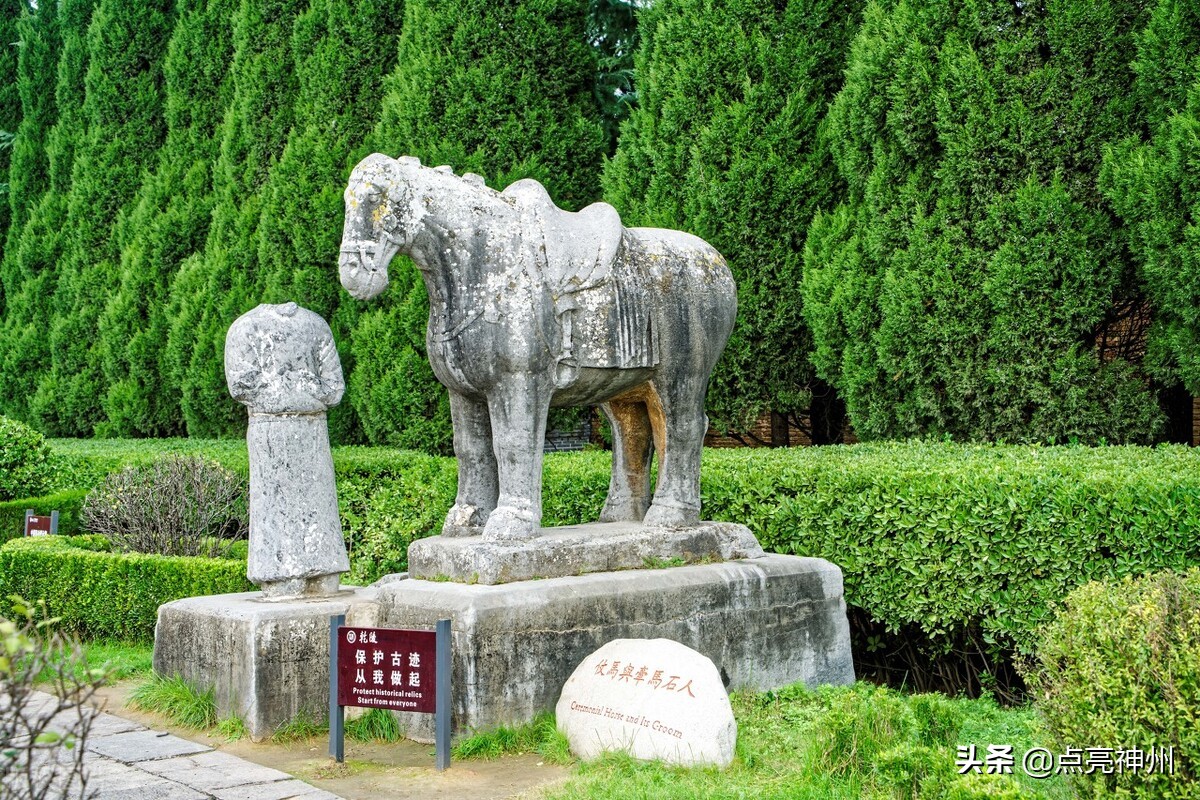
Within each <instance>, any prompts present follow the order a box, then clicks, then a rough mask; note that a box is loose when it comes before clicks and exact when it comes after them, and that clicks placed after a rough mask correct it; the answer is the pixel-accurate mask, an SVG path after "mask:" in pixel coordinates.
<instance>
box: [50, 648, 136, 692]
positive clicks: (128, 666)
mask: <svg viewBox="0 0 1200 800" xmlns="http://www.w3.org/2000/svg"><path fill="white" fill-rule="evenodd" d="M54 658H55V661H54V663H52V664H47V665H46V666H45V667H44V668H43V669H42V671H41V672H40V673H38V676H37V681H38V682H39V683H49V682H50V681H52V680H54V679H55V678H56V677H57V676H58V674H59V668H60V666H69V667H70V674H71V675H73V676H74V677H75V679H76V680H84V679H85V678H87V677H89V675H90V673H92V672H93V671H95V670H100V671H101V672H102V673H103V675H104V682H105V683H108V684H112V683H116V682H117V681H121V680H125V679H126V678H136V677H140V676H143V675H149V674H150V673H151V672H152V669H153V662H154V650H153V649H152V648H150V647H148V646H146V645H142V644H131V643H129V642H121V641H116V640H107V639H101V640H97V641H94V642H80V643H78V647H77V649H74V648H68V649H66V650H63V651H59V652H57V653H55V654H54Z"/></svg>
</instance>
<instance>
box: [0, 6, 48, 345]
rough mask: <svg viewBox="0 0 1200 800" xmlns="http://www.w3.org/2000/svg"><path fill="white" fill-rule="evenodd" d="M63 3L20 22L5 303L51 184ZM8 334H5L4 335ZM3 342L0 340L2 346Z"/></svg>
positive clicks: (16, 280) (16, 281)
mask: <svg viewBox="0 0 1200 800" xmlns="http://www.w3.org/2000/svg"><path fill="white" fill-rule="evenodd" d="M57 12H58V4H57V3H43V4H41V5H40V6H39V7H38V8H37V9H36V10H35V11H31V12H29V13H26V14H24V15H23V16H22V17H21V19H20V20H19V21H18V22H17V30H16V36H15V38H17V39H18V40H19V41H20V54H19V57H18V61H17V75H16V80H15V81H14V86H15V88H16V90H17V92H18V93H19V95H20V102H21V115H20V116H21V124H20V125H19V126H18V127H17V129H16V139H15V141H14V142H13V146H12V157H11V164H10V166H9V172H8V206H9V215H10V216H9V219H10V222H9V225H8V230H7V232H6V234H5V247H4V260H3V265H4V266H3V273H2V274H3V286H2V292H3V296H4V297H5V298H6V299H5V304H6V305H7V304H9V303H11V302H12V301H11V300H8V299H7V298H10V297H12V296H13V295H15V294H16V293H17V291H18V290H19V288H20V276H19V272H18V271H17V253H16V251H17V246H18V244H19V243H20V238H21V230H22V228H23V227H24V225H25V223H26V222H27V221H28V219H29V215H30V213H31V212H32V211H33V206H34V205H35V204H36V202H37V200H38V198H40V197H41V195H42V193H43V192H45V191H46V188H47V186H49V183H50V176H49V169H50V163H49V160H48V159H47V156H46V137H47V135H48V134H49V133H50V128H51V127H53V125H54V119H55V116H56V113H57V108H56V106H55V103H54V92H52V91H46V87H47V86H52V85H53V84H54V80H55V74H56V70H57V67H58V56H59V41H58V23H57V18H58V14H57ZM0 338H2V337H0ZM2 347H3V345H2V344H0V348H2Z"/></svg>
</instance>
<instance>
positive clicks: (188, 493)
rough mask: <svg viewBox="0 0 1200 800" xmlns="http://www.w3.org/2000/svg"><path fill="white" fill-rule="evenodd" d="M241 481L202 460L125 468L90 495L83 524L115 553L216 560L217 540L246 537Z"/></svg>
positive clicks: (219, 544) (187, 458) (176, 459)
mask: <svg viewBox="0 0 1200 800" xmlns="http://www.w3.org/2000/svg"><path fill="white" fill-rule="evenodd" d="M246 491H247V490H246V486H245V482H244V481H243V480H242V479H241V478H240V477H239V476H238V475H236V474H235V473H233V472H230V471H229V470H227V469H225V468H224V467H222V466H221V465H219V464H217V463H216V462H214V461H210V460H208V459H205V458H204V457H202V456H172V457H169V458H165V459H163V460H161V461H156V462H154V463H152V464H149V465H147V466H144V467H126V468H125V469H123V470H121V471H120V472H117V473H114V474H112V475H109V476H108V477H107V478H105V480H104V483H103V484H101V485H100V486H99V487H97V488H96V489H94V490H93V491H92V492H90V493H88V496H87V500H86V501H85V502H84V506H83V524H84V527H85V528H87V530H89V531H91V532H93V533H102V534H105V535H106V536H108V537H110V538H111V539H112V541H113V544H114V545H116V547H117V548H118V549H121V550H127V551H131V552H136V553H158V554H160V555H166V556H210V557H211V556H215V555H217V554H218V553H219V552H221V550H222V546H223V543H222V542H221V539H239V538H243V537H244V536H245V535H246V530H247V519H248V512H247V507H246V506H247V503H246Z"/></svg>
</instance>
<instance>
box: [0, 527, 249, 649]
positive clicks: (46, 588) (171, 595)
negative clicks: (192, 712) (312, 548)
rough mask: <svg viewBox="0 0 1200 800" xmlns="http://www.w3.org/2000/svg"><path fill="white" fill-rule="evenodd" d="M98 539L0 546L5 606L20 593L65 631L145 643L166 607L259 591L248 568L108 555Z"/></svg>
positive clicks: (205, 561) (226, 563) (53, 539)
mask: <svg viewBox="0 0 1200 800" xmlns="http://www.w3.org/2000/svg"><path fill="white" fill-rule="evenodd" d="M98 538H99V537H94V536H80V537H72V536H39V537H36V538H29V539H14V540H12V541H10V542H8V543H7V544H5V545H4V546H3V547H0V598H5V599H3V600H0V603H3V604H4V605H7V602H8V601H7V599H6V598H8V596H9V595H14V594H15V595H19V596H21V597H23V598H25V599H27V600H33V601H37V600H45V601H46V604H47V606H48V608H49V611H50V613H51V614H53V615H54V616H56V617H60V618H61V620H62V622H61V625H62V627H63V629H64V630H67V631H70V632H72V633H76V634H79V635H81V636H86V637H97V636H103V637H115V638H120V639H127V640H143V641H144V640H149V639H151V638H153V636H154V623H155V620H156V619H157V615H158V607H159V606H160V605H162V604H163V603H168V602H170V601H172V600H178V599H179V598H181V597H195V596H198V595H208V594H225V593H229V592H245V591H250V590H252V589H253V588H254V587H253V586H252V585H251V584H250V583H249V582H248V581H247V580H246V562H244V561H238V560H224V559H208V558H182V557H173V558H169V557H166V556H156V555H144V554H140V553H111V552H102V551H100V550H99V549H98V547H99V546H100V543H98V542H97V541H96V540H97V539H98ZM85 548H86V549H85ZM0 613H2V612H0Z"/></svg>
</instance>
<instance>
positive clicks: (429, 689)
mask: <svg viewBox="0 0 1200 800" xmlns="http://www.w3.org/2000/svg"><path fill="white" fill-rule="evenodd" d="M337 655H338V663H337V673H338V674H337V685H338V705H342V706H362V707H365V708H386V709H387V710H388V711H417V712H420V713H423V714H432V713H434V711H435V710H436V708H435V697H436V694H435V690H436V688H437V634H436V633H435V632H434V631H405V630H394V629H390V628H348V627H341V628H338V650H337Z"/></svg>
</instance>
